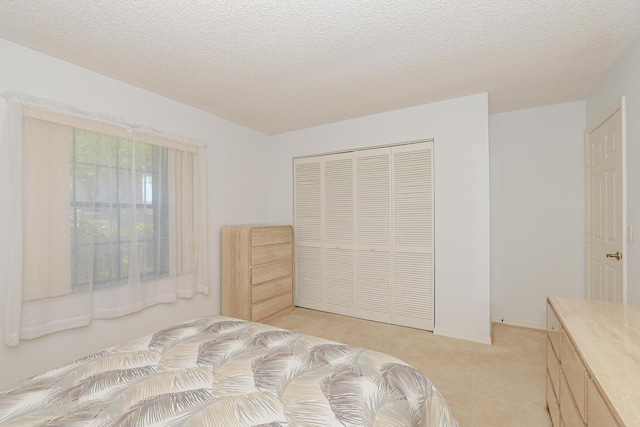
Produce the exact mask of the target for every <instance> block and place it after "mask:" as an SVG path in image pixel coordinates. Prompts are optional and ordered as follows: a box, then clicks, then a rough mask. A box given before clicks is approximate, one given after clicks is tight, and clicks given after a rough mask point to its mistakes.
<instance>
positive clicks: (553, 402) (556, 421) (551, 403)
mask: <svg viewBox="0 0 640 427" xmlns="http://www.w3.org/2000/svg"><path fill="white" fill-rule="evenodd" d="M547 407H548V408H549V415H551V423H552V424H553V427H558V426H559V425H560V405H559V404H558V397H557V395H556V391H554V390H553V385H552V384H551V378H549V374H548V373H547Z"/></svg>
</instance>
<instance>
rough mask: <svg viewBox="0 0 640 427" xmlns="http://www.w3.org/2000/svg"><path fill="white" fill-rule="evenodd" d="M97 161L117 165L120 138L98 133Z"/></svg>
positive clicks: (96, 140)
mask: <svg viewBox="0 0 640 427" xmlns="http://www.w3.org/2000/svg"><path fill="white" fill-rule="evenodd" d="M94 135H95V144H96V163H97V164H100V165H105V166H116V165H117V161H118V145H119V141H118V138H116V137H115V136H110V135H105V134H103V133H96V134H94Z"/></svg>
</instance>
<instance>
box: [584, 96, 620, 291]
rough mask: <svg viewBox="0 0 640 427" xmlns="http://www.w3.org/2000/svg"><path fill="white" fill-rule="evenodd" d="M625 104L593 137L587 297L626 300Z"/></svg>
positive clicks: (589, 164) (589, 172)
mask: <svg viewBox="0 0 640 427" xmlns="http://www.w3.org/2000/svg"><path fill="white" fill-rule="evenodd" d="M623 107H624V99H623V101H622V102H621V103H620V104H619V105H618V106H616V107H614V108H613V109H612V111H611V112H610V113H609V114H607V115H606V118H605V119H604V120H603V121H602V122H601V123H600V124H598V125H596V126H594V127H593V128H592V129H591V130H590V131H589V132H588V133H587V141H586V142H587V144H586V145H587V239H586V240H587V298H590V299H598V300H605V301H613V302H625V301H626V289H625V284H624V283H625V277H624V276H625V274H624V269H625V257H624V256H625V252H626V240H625V231H626V230H625V228H626V224H625V220H626V203H625V194H626V189H625V163H624V152H625V146H624V144H625V141H624V128H623V124H624V123H623V119H624V115H623V113H624V112H623Z"/></svg>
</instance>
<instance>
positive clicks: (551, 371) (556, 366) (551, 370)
mask: <svg viewBox="0 0 640 427" xmlns="http://www.w3.org/2000/svg"><path fill="white" fill-rule="evenodd" d="M547 371H548V375H549V377H550V378H551V383H552V384H553V391H554V392H555V393H556V396H558V392H559V391H560V361H559V360H558V358H557V357H556V352H555V351H553V347H552V344H551V340H550V339H549V338H547Z"/></svg>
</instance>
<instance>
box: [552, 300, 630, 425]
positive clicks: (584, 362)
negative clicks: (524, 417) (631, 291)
mask: <svg viewBox="0 0 640 427" xmlns="http://www.w3.org/2000/svg"><path fill="white" fill-rule="evenodd" d="M547 407H548V409H549V413H550V414H551V420H552V422H553V425H554V427H560V426H564V427H574V426H575V427H584V426H589V427H609V426H640V306H636V305H629V304H616V303H609V302H603V301H593V300H583V299H573V298H561V297H549V298H548V300H547Z"/></svg>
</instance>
